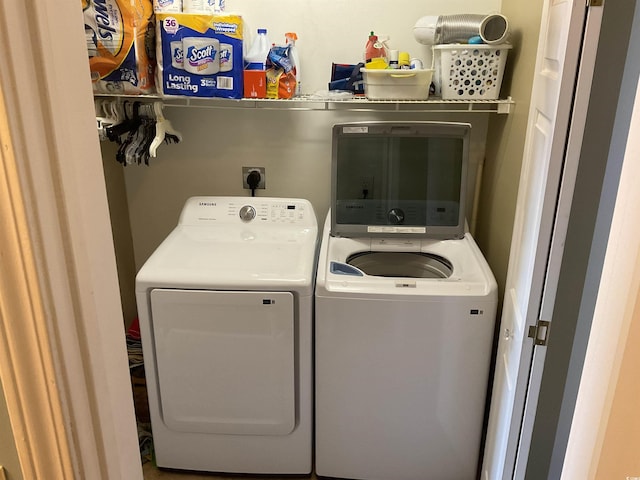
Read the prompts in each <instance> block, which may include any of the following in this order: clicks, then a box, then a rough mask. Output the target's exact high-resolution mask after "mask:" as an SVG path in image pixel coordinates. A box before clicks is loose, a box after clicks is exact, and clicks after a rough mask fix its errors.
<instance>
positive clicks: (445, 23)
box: [413, 13, 509, 45]
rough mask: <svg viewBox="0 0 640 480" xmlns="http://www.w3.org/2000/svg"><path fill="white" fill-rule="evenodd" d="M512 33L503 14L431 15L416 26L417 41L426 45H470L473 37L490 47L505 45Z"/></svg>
mask: <svg viewBox="0 0 640 480" xmlns="http://www.w3.org/2000/svg"><path fill="white" fill-rule="evenodd" d="M508 34H509V22H508V21H507V18H506V17H505V16H504V15H500V14H499V13H495V14H490V15H475V14H460V15H439V16H437V15H431V16H426V17H422V18H420V19H419V20H418V21H417V22H416V24H415V26H414V27H413V35H414V37H415V39H416V40H417V41H418V43H421V44H423V45H438V44H443V43H467V42H468V41H469V39H470V38H472V37H480V38H481V39H482V41H483V42H484V43H487V44H497V43H503V42H505V41H506V40H507V37H508Z"/></svg>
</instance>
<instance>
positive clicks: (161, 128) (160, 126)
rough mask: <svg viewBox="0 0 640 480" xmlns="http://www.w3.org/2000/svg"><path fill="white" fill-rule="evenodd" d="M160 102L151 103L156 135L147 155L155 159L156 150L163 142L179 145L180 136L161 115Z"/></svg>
mask: <svg viewBox="0 0 640 480" xmlns="http://www.w3.org/2000/svg"><path fill="white" fill-rule="evenodd" d="M162 107H163V104H162V102H153V112H154V116H155V119H156V135H155V138H154V139H153V141H152V142H151V145H150V146H149V155H151V157H153V158H155V157H156V150H157V148H158V147H159V146H160V144H161V143H162V142H164V141H166V142H167V143H179V142H181V141H182V135H181V134H180V132H178V131H177V130H176V129H174V128H173V126H172V125H171V122H170V121H169V120H167V119H166V118H165V117H164V115H163V114H162Z"/></svg>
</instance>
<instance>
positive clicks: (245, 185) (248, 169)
mask: <svg viewBox="0 0 640 480" xmlns="http://www.w3.org/2000/svg"><path fill="white" fill-rule="evenodd" d="M251 172H258V173H259V174H260V181H259V182H258V186H257V187H256V188H258V189H264V188H265V168H264V167H242V188H246V189H251V187H250V186H249V183H248V182H247V177H248V176H249V174H250V173H251Z"/></svg>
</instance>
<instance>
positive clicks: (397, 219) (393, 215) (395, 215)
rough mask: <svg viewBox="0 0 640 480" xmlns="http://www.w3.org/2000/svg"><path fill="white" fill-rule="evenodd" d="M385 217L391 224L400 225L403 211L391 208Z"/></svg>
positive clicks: (402, 221) (402, 220)
mask: <svg viewBox="0 0 640 480" xmlns="http://www.w3.org/2000/svg"><path fill="white" fill-rule="evenodd" d="M387 219H388V220H389V223H390V224H392V225H400V224H402V223H404V212H403V211H402V210H401V209H400V208H392V209H391V210H389V213H387Z"/></svg>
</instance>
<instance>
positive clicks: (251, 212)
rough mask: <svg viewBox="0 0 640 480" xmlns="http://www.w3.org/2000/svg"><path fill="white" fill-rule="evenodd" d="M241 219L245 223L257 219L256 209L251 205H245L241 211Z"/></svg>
mask: <svg viewBox="0 0 640 480" xmlns="http://www.w3.org/2000/svg"><path fill="white" fill-rule="evenodd" d="M240 218H241V219H242V221H243V222H250V221H251V220H253V219H254V218H256V209H255V208H253V207H252V206H251V205H245V206H244V207H242V208H241V209H240Z"/></svg>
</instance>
